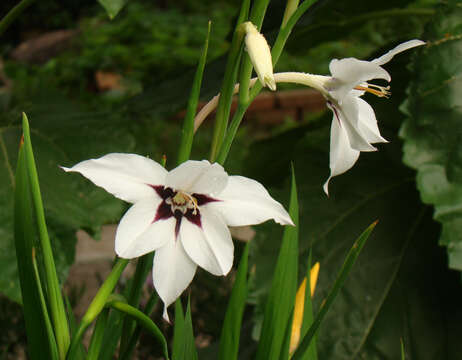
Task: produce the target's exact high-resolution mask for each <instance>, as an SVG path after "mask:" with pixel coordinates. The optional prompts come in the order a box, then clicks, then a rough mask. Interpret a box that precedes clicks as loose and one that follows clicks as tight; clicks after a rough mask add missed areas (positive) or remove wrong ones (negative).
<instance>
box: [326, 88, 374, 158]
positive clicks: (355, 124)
mask: <svg viewBox="0 0 462 360" xmlns="http://www.w3.org/2000/svg"><path fill="white" fill-rule="evenodd" d="M357 100H358V98H356V97H353V96H347V97H346V98H345V100H344V101H343V103H342V105H341V106H338V105H337V106H335V105H333V104H332V103H331V104H329V103H328V107H329V108H330V109H331V110H332V112H333V113H334V119H336V121H337V122H338V123H339V126H340V127H342V128H343V129H344V130H345V131H346V135H347V136H348V142H349V145H350V147H351V148H353V149H355V150H358V151H376V150H377V149H376V148H375V147H374V146H372V145H371V144H370V143H369V142H368V141H367V139H366V136H365V135H364V134H363V133H362V132H361V130H360V128H359V107H358V101H357Z"/></svg>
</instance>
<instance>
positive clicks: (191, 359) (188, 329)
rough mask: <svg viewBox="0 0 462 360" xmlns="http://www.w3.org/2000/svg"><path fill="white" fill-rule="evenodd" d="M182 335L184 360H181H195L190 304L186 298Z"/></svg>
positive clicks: (196, 357) (195, 352) (195, 351)
mask: <svg viewBox="0 0 462 360" xmlns="http://www.w3.org/2000/svg"><path fill="white" fill-rule="evenodd" d="M184 335H185V338H186V339H185V342H184V352H183V354H184V358H183V360H197V359H198V356H197V350H196V345H195V344H194V332H193V326H192V318H191V303H190V301H189V298H188V307H187V308H186V314H185V318H184Z"/></svg>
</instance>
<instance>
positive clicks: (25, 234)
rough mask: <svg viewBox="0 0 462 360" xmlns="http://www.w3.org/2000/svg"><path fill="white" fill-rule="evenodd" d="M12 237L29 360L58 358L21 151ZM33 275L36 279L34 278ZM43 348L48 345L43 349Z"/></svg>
mask: <svg viewBox="0 0 462 360" xmlns="http://www.w3.org/2000/svg"><path fill="white" fill-rule="evenodd" d="M15 183H16V187H15V205H14V237H15V247H16V260H17V262H18V272H19V280H20V285H21V293H22V299H23V311H24V318H25V323H26V333H27V343H28V344H27V349H28V355H29V357H30V359H32V360H34V359H41V358H42V356H43V357H46V358H50V359H56V358H57V350H56V343H54V345H53V342H54V341H55V339H54V337H53V338H51V335H50V332H49V331H48V332H45V331H43V329H48V328H49V324H50V319H49V318H48V312H47V311H46V309H44V308H43V306H42V305H41V304H42V303H43V302H42V299H41V295H42V296H43V292H42V289H41V284H40V282H39V281H38V280H39V278H38V277H37V274H36V271H35V269H34V264H33V242H34V238H35V230H34V229H35V228H34V226H33V215H32V198H31V194H30V186H29V178H28V176H27V168H26V160H25V152H24V147H23V146H21V148H20V150H19V156H18V163H17V169H16V177H15ZM34 275H35V276H34ZM43 344H49V346H48V347H44V346H43Z"/></svg>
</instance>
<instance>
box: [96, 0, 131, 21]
mask: <svg viewBox="0 0 462 360" xmlns="http://www.w3.org/2000/svg"><path fill="white" fill-rule="evenodd" d="M98 2H99V3H100V4H101V6H102V7H103V8H104V9H105V10H106V12H107V14H108V16H109V18H110V19H111V20H112V19H114V18H115V17H116V16H117V14H118V13H119V12H120V10H122V8H123V7H124V6H125V4H126V3H127V0H98Z"/></svg>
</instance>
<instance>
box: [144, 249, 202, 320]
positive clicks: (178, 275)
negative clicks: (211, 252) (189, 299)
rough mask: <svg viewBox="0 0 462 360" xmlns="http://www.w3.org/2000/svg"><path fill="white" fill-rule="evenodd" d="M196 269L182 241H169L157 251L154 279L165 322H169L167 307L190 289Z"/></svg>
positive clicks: (153, 270)
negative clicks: (161, 302)
mask: <svg viewBox="0 0 462 360" xmlns="http://www.w3.org/2000/svg"><path fill="white" fill-rule="evenodd" d="M196 268H197V266H196V264H195V263H194V262H193V261H192V260H191V259H190V258H189V256H188V255H187V254H186V252H185V251H184V249H183V245H182V244H181V241H169V242H167V243H166V244H165V245H164V246H162V247H161V248H160V249H157V250H156V253H155V255H154V266H153V269H152V277H153V281H154V287H155V289H156V291H157V293H158V294H159V297H160V298H161V299H162V301H163V303H164V315H163V316H164V319H165V320H167V321H169V319H168V313H167V307H168V306H169V305H170V304H172V303H173V302H174V301H175V300H176V299H177V298H178V297H179V296H180V295H181V293H182V292H183V291H184V290H185V289H186V288H187V287H188V285H189V283H190V282H191V281H192V279H193V277H194V274H195V273H196Z"/></svg>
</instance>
